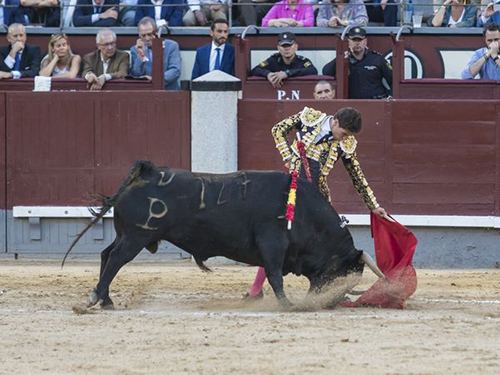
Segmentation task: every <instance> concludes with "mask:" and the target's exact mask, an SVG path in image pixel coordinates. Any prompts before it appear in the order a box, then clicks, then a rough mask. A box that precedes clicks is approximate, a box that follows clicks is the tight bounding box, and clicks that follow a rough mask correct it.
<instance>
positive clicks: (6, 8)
mask: <svg viewBox="0 0 500 375" xmlns="http://www.w3.org/2000/svg"><path fill="white" fill-rule="evenodd" d="M19 5H20V4H19V0H0V25H6V26H10V25H12V24H13V23H21V24H24V23H25V20H24V17H23V12H22V11H21V9H20V8H19Z"/></svg>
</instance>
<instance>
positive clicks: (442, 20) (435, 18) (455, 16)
mask: <svg viewBox="0 0 500 375" xmlns="http://www.w3.org/2000/svg"><path fill="white" fill-rule="evenodd" d="M466 3H467V0H445V2H444V3H443V4H442V5H441V6H440V7H439V8H438V9H437V10H436V12H434V15H432V16H430V17H429V19H428V20H427V25H429V26H433V27H474V26H475V25H476V14H477V8H476V6H475V5H472V4H471V5H467V4H466ZM450 5H451V6H450Z"/></svg>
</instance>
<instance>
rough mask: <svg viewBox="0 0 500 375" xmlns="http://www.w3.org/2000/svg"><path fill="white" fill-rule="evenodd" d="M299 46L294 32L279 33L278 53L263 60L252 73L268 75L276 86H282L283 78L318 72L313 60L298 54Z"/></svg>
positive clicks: (261, 75) (260, 75) (269, 79)
mask: <svg viewBox="0 0 500 375" xmlns="http://www.w3.org/2000/svg"><path fill="white" fill-rule="evenodd" d="M298 48H299V44H298V43H297V39H296V38H295V35H294V34H293V33H291V32H284V33H281V34H280V35H278V53H275V54H273V55H271V57H269V58H268V59H267V60H265V61H262V62H261V63H260V64H259V65H257V66H256V67H255V68H253V69H252V71H251V72H250V74H251V75H252V76H259V77H266V78H267V80H268V81H269V82H270V83H271V85H272V86H273V87H274V88H280V87H281V86H282V85H283V80H285V79H287V78H289V77H300V76H308V75H316V74H318V71H317V70H316V68H315V67H314V65H313V64H312V62H311V60H309V59H307V58H305V57H303V56H299V55H297V49H298Z"/></svg>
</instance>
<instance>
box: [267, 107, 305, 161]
mask: <svg viewBox="0 0 500 375" xmlns="http://www.w3.org/2000/svg"><path fill="white" fill-rule="evenodd" d="M301 113H302V111H301V112H299V113H297V114H295V115H293V116H290V117H288V118H286V119H284V120H283V121H281V122H278V123H277V124H276V125H274V126H273V128H272V130H271V133H272V135H273V138H274V142H275V143H276V148H277V149H278V151H279V152H280V155H281V157H282V158H283V161H287V160H288V159H290V158H291V157H292V151H291V149H290V145H289V144H288V140H287V138H286V136H287V134H288V133H290V132H291V131H292V130H293V129H296V130H300V124H301V120H300V115H301Z"/></svg>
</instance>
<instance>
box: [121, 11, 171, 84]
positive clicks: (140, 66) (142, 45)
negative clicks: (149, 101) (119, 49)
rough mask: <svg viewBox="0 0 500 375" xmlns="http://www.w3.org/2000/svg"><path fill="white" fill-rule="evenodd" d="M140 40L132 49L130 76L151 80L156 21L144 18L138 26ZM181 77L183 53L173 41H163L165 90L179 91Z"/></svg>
mask: <svg viewBox="0 0 500 375" xmlns="http://www.w3.org/2000/svg"><path fill="white" fill-rule="evenodd" d="M137 29H138V30H139V39H137V42H136V43H135V46H133V47H132V48H130V55H131V56H132V64H131V66H130V75H131V76H134V77H143V76H146V77H148V79H151V76H152V75H153V53H152V51H151V46H152V45H153V39H154V38H156V35H157V30H158V29H157V27H156V23H155V20H154V19H152V18H151V17H144V18H143V19H142V20H140V21H139V24H138V25H137ZM180 76H181V53H180V51H179V44H178V43H177V42H175V41H173V40H168V39H165V40H164V41H163V83H164V86H165V90H179V89H180V85H179V77H180Z"/></svg>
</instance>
